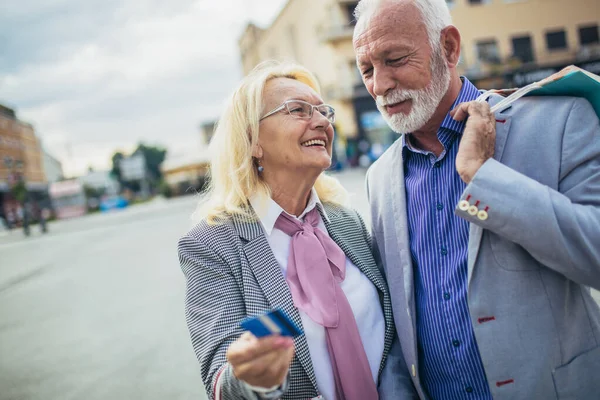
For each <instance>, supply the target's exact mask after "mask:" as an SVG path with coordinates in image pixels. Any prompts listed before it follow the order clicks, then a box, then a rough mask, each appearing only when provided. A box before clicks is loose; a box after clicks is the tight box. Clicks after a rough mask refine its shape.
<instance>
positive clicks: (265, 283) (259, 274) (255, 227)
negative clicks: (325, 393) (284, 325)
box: [233, 217, 317, 388]
mask: <svg viewBox="0 0 600 400" xmlns="http://www.w3.org/2000/svg"><path fill="white" fill-rule="evenodd" d="M233 224H234V226H235V229H236V230H237V232H238V233H239V235H240V237H241V238H242V239H244V240H245V241H246V242H247V243H246V244H245V245H244V254H245V255H246V259H247V260H248V265H249V266H250V269H251V270H252V273H253V274H254V277H255V278H256V281H257V282H258V284H259V286H260V288H261V289H262V291H263V294H264V295H265V298H266V299H267V301H268V302H269V305H270V306H271V308H275V307H279V308H281V309H283V310H284V311H285V312H286V314H287V315H288V316H289V317H290V318H291V319H292V320H293V321H294V323H296V325H298V326H299V327H301V328H302V319H301V318H300V314H299V313H298V309H297V308H296V307H295V306H294V301H293V299H292V294H291V292H290V290H289V287H288V284H287V282H286V280H285V278H284V276H283V273H282V272H281V267H280V266H279V263H278V262H277V260H276V259H275V256H274V255H273V252H272V251H271V247H270V246H269V242H268V241H267V238H266V236H265V234H264V231H263V229H262V227H261V225H260V222H259V221H258V220H255V221H252V220H245V219H242V218H239V217H233ZM294 344H295V348H296V356H297V357H298V360H299V361H300V363H301V364H302V366H303V367H304V370H305V371H306V373H307V375H308V377H309V378H310V381H311V382H312V384H313V385H314V387H315V388H317V380H316V377H315V372H314V370H313V365H312V360H311V358H310V352H309V350H308V343H307V342H306V336H305V335H300V336H298V337H296V338H295V339H294Z"/></svg>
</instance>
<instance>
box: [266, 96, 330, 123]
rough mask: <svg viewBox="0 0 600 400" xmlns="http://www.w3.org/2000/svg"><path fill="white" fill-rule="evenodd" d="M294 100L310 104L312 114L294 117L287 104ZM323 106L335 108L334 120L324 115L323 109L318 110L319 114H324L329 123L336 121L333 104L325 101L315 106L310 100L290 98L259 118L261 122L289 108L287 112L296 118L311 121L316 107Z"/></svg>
mask: <svg viewBox="0 0 600 400" xmlns="http://www.w3.org/2000/svg"><path fill="white" fill-rule="evenodd" d="M292 102H296V103H304V104H308V105H309V106H310V107H311V109H310V115H309V116H308V118H302V117H294V115H292V113H291V112H290V110H289V109H287V105H288V104H289V103H292ZM323 106H326V107H329V108H330V109H331V110H333V121H332V120H330V119H329V118H327V117H326V116H325V115H323V114H322V113H321V111H319V110H317V111H319V114H321V115H323V117H325V119H327V121H329V123H331V124H333V123H335V108H333V107H332V106H330V105H329V104H325V103H323V104H319V105H316V106H315V105H313V104H310V103H309V102H308V101H304V100H296V99H290V100H286V101H284V102H283V103H281V104H280V105H279V106H277V107H276V108H274V109H272V110H271V111H269V112H268V113H266V114H265V115H263V116H262V117H261V118H260V119H259V120H258V122H260V121H262V120H263V119H265V118H267V117H270V116H271V115H274V114H276V113H278V112H279V111H281V110H284V109H287V113H288V114H289V115H290V116H292V117H293V118H296V119H303V120H306V121H309V120H310V119H311V118H312V117H313V115H314V113H315V108H317V109H318V108H319V107H323Z"/></svg>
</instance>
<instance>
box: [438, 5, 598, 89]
mask: <svg viewBox="0 0 600 400" xmlns="http://www.w3.org/2000/svg"><path fill="white" fill-rule="evenodd" d="M448 3H449V5H450V8H451V12H452V18H453V22H454V24H455V25H456V26H457V27H458V28H459V29H460V32H461V35H462V51H461V58H462V60H461V64H462V72H463V73H464V74H465V75H466V76H468V77H469V78H471V79H472V80H473V81H475V82H477V83H479V86H480V87H482V88H498V87H511V86H524V85H526V84H529V83H532V82H535V81H537V80H540V79H543V78H545V77H547V76H549V75H551V74H552V73H554V72H558V70H560V69H562V68H564V67H566V66H567V65H570V64H575V65H577V66H579V67H581V68H584V69H586V70H588V71H590V72H593V73H595V74H600V36H599V29H598V25H599V24H600V5H599V4H598V2H597V0H553V1H547V0H452V1H448Z"/></svg>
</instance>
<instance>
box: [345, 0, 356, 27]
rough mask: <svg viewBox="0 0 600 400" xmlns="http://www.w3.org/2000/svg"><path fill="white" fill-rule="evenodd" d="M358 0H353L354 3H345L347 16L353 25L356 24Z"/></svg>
mask: <svg viewBox="0 0 600 400" xmlns="http://www.w3.org/2000/svg"><path fill="white" fill-rule="evenodd" d="M357 4H358V1H353V2H352V3H348V4H346V5H344V11H345V12H346V17H347V18H348V23H349V24H350V25H352V26H354V25H355V24H356V20H355V19H354V9H355V8H356V5H357Z"/></svg>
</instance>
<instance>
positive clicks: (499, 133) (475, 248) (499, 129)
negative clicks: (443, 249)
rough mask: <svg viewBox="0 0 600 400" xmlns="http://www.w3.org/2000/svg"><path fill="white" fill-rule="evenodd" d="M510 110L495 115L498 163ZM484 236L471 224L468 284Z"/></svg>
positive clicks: (508, 127) (494, 101)
mask: <svg viewBox="0 0 600 400" xmlns="http://www.w3.org/2000/svg"><path fill="white" fill-rule="evenodd" d="M499 100H501V98H499V99H496V98H495V99H493V100H491V103H496V102H498V101H499ZM506 111H508V110H500V111H497V112H496V114H495V117H496V147H495V150H494V159H495V160H496V161H501V160H502V154H503V152H504V146H505V145H506V139H507V138H508V131H509V129H510V123H511V121H512V118H511V115H510V113H508V112H506ZM482 236H483V228H482V227H480V226H479V225H477V224H473V223H472V224H470V227H469V252H468V271H469V272H468V283H469V284H470V283H471V278H472V276H473V269H474V268H475V261H476V260H477V255H478V254H479V247H480V244H481V237H482Z"/></svg>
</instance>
